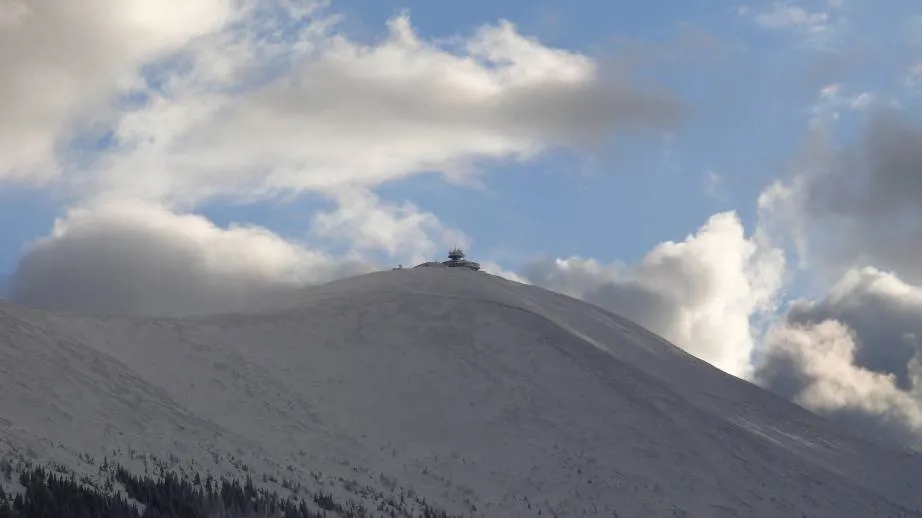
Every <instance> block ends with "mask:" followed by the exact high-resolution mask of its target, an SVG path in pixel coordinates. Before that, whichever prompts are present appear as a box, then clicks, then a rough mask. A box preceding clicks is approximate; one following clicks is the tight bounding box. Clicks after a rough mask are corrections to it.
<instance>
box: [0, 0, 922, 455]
mask: <svg viewBox="0 0 922 518" xmlns="http://www.w3.org/2000/svg"><path fill="white" fill-rule="evenodd" d="M920 56H922V7H920V6H917V5H916V6H915V7H914V4H913V3H911V2H910V1H909V0H887V1H885V2H881V1H877V2H870V1H869V0H790V1H775V0H753V1H749V2H743V1H740V0H702V1H696V2H683V3H675V2H669V3H667V2H647V3H640V2H632V3H628V2H622V3H618V2H602V1H601V0H578V1H574V2H567V3H562V2H561V3H551V2H538V3H535V2H524V1H520V0H515V1H509V2H486V1H482V0H476V1H471V2H465V3H456V4H452V5H449V4H446V3H443V2H424V1H421V0H412V1H404V2H394V1H391V0H375V1H371V0H343V1H340V2H319V1H310V0H304V1H297V0H199V1H197V2H185V1H181V0H134V1H133V2H124V1H122V0H85V1H83V2H79V3H73V4H62V3H61V2H57V1H54V0H30V1H25V0H0V70H3V71H4V73H3V74H2V75H0V114H2V117H0V279H2V280H0V286H5V288H4V290H5V291H6V293H7V296H8V297H9V298H12V299H13V300H15V301H17V302H19V303H22V304H26V305H30V306H35V307H41V308H48V309H56V310H67V311H92V312H105V313H129V314H146V315H177V314H194V313H207V312H214V311H232V310H236V309H241V308H245V307H247V306H248V305H250V304H253V303H255V302H257V301H259V300H262V299H263V298H265V297H271V296H273V295H275V294H277V293H279V292H285V291H290V290H296V289H299V288H302V287H304V286H309V285H312V284H317V283H321V282H325V281H329V280H332V279H336V278H340V277H343V276H349V275H354V274H358V273H363V272H368V271H373V270H376V269H382V268H390V267H393V266H396V265H398V264H403V265H411V264H415V263H417V262H422V261H424V260H428V259H435V258H442V257H443V256H444V255H445V254H446V252H447V250H448V249H449V248H450V247H453V246H462V247H464V248H465V249H466V250H467V251H468V253H469V257H470V258H471V259H474V260H477V261H479V262H481V263H482V264H483V265H484V267H485V270H486V271H488V272H490V273H494V274H498V275H502V276H505V277H507V278H510V279H513V280H517V281H520V282H527V283H532V284H536V285H539V286H543V287H546V288H548V289H552V290H555V291H558V292H562V293H566V294H568V295H572V296H574V297H578V298H581V299H583V300H586V301H589V302H592V303H595V304H599V305H601V306H603V307H606V308H608V309H610V310H612V311H614V312H616V313H619V314H622V315H624V316H627V317H629V318H632V319H634V320H635V321H637V322H639V323H641V324H643V325H645V326H647V327H648V328H650V329H651V330H653V331H654V332H657V333H659V334H661V335H663V336H664V337H666V338H668V339H669V340H671V341H672V342H673V343H675V344H677V345H678V346H680V347H682V348H684V349H686V350H687V351H689V352H691V353H692V354H694V355H696V356H698V357H700V358H702V359H704V360H705V361H708V362H710V363H711V364H713V365H715V366H716V367H718V368H720V369H722V370H724V371H726V372H728V373H730V374H732V375H735V376H739V377H742V378H744V379H748V380H750V381H753V382H754V383H758V384H760V385H762V386H764V387H766V388H769V389H771V390H774V391H776V392H778V393H780V394H782V395H784V396H785V397H788V398H789V399H791V400H792V401H795V402H797V403H798V404H801V405H803V406H805V407H807V408H809V409H811V410H814V411H816V412H819V413H822V414H824V415H828V416H830V417H832V418H835V419H838V420H840V421H842V422H845V423H847V424H849V425H850V426H854V427H856V429H860V430H861V431H864V432H867V433H874V434H879V435H885V436H887V437H889V438H893V439H895V440H897V441H899V442H901V443H904V444H910V445H918V444H922V381H920V379H922V356H920V355H919V352H918V351H919V346H918V343H917V342H918V337H919V336H920V335H922V324H920V322H922V263H920V262H919V261H918V260H917V257H918V256H919V253H920V252H922V244H920V243H922V239H920V238H922V151H920V150H922V146H920V144H922V128H920V127H919V124H918V123H917V121H918V114H919V107H920V103H922V57H920Z"/></svg>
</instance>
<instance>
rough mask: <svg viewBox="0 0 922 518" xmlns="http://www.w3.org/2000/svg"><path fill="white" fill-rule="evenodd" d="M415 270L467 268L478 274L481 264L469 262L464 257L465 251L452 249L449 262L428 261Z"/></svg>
mask: <svg viewBox="0 0 922 518" xmlns="http://www.w3.org/2000/svg"><path fill="white" fill-rule="evenodd" d="M414 268H467V269H468V270H474V271H475V272H476V271H477V270H480V263H477V262H474V261H468V260H467V259H466V258H465V257H464V250H461V249H460V248H452V249H451V250H450V251H449V252H448V260H447V261H442V262H438V261H427V262H425V263H422V264H418V265H416V266H415V267H414Z"/></svg>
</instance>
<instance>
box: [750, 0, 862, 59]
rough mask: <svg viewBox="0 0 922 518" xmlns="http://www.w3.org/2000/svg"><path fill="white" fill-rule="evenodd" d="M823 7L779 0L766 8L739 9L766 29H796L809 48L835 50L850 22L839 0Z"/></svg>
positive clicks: (799, 37) (794, 32)
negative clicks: (811, 7) (810, 6)
mask: <svg viewBox="0 0 922 518" xmlns="http://www.w3.org/2000/svg"><path fill="white" fill-rule="evenodd" d="M823 7H824V9H821V10H811V9H809V8H807V7H804V6H802V5H798V2H792V1H786V0H776V1H774V2H772V3H771V5H770V7H767V8H766V9H757V8H752V7H749V6H744V7H740V8H738V9H737V12H738V14H740V15H741V16H743V17H745V18H749V19H751V20H752V21H753V22H754V23H755V24H757V25H758V26H759V27H761V28H763V29H766V30H771V31H778V32H785V33H793V34H795V35H796V36H797V38H798V39H799V40H800V41H802V42H803V43H804V44H805V45H807V46H808V47H809V48H812V49H816V50H833V49H834V48H835V47H836V45H837V43H838V40H839V39H840V36H841V32H842V29H843V27H844V26H845V25H846V24H847V18H846V17H845V15H844V12H843V8H844V5H843V3H842V2H838V1H827V2H826V5H825V6H823Z"/></svg>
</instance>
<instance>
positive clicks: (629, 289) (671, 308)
mask: <svg viewBox="0 0 922 518" xmlns="http://www.w3.org/2000/svg"><path fill="white" fill-rule="evenodd" d="M523 274H524V276H525V277H526V278H527V279H529V280H530V281H531V282H533V283H535V284H537V285H540V286H544V287H547V288H550V289H553V290H555V291H560V292H562V293H566V294H568V295H571V296H574V297H578V298H582V299H584V300H587V301H589V302H592V303H595V304H598V305H599V306H602V307H604V308H606V309H609V310H611V311H612V312H614V313H618V314H620V315H623V316H625V317H627V318H630V319H631V320H634V321H635V322H638V323H640V324H642V325H644V326H646V327H647V328H649V329H650V330H652V331H654V332H656V333H658V334H660V335H661V336H663V337H665V338H666V339H668V340H670V341H672V342H673V343H675V344H677V345H679V346H680V347H682V348H684V349H685V350H687V351H689V352H690V353H692V354H694V355H695V356H698V357H699V358H701V359H703V360H705V361H708V362H710V363H711V364H713V365H715V366H717V367H718V368H720V369H722V370H724V371H726V372H729V373H731V374H734V375H736V376H740V377H748V376H749V375H750V374H751V369H752V360H751V356H752V353H753V351H754V349H755V346H756V339H757V336H754V332H753V327H752V324H753V323H754V319H756V318H757V317H758V316H759V315H767V314H769V313H770V312H771V311H772V310H773V309H774V304H775V302H776V297H777V296H778V294H779V290H780V289H781V287H782V284H783V280H784V278H783V276H784V256H783V254H782V252H781V250H779V249H775V248H773V247H771V246H769V245H768V244H767V243H764V242H761V241H760V240H759V239H758V238H757V237H747V236H746V235H745V231H744V229H743V226H742V223H741V222H740V220H739V218H738V217H737V216H736V215H735V214H733V213H721V214H717V215H715V216H713V217H711V218H710V220H708V221H707V223H705V224H704V225H703V226H702V227H701V229H699V230H698V233H697V234H695V235H693V236H688V237H687V238H686V239H685V240H684V241H682V242H678V243H676V242H671V241H670V242H664V243H661V244H659V245H658V246H656V247H655V248H653V250H651V251H650V252H649V253H648V254H647V255H646V256H645V257H644V258H643V260H642V261H641V262H640V263H639V264H636V265H623V264H609V265H603V264H599V263H598V262H597V261H594V260H591V259H582V258H578V257H574V258H569V259H565V260H560V259H558V260H554V261H548V260H545V261H535V262H533V263H531V264H530V265H528V266H526V268H525V269H524V271H523Z"/></svg>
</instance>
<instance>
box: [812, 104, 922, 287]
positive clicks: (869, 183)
mask: <svg viewBox="0 0 922 518" xmlns="http://www.w3.org/2000/svg"><path fill="white" fill-rule="evenodd" d="M802 180H803V182H804V183H803V186H802V190H801V192H800V195H801V196H802V200H801V203H800V210H801V212H802V216H803V217H804V218H805V219H806V223H807V225H808V226H809V227H810V229H811V231H812V233H813V234H815V235H816V234H819V233H822V234H824V236H825V237H824V238H823V239H822V243H823V244H822V247H820V248H819V249H817V247H815V246H814V250H815V253H816V254H818V255H819V257H821V258H822V259H823V260H824V261H826V262H827V263H829V264H830V265H832V266H838V267H845V268H847V267H851V266H854V265H860V264H873V265H875V266H877V267H880V268H883V269H887V270H895V271H896V272H898V273H899V274H900V275H901V276H902V277H903V278H905V279H906V280H908V281H912V282H922V262H920V261H919V260H918V258H919V257H920V255H922V128H920V127H919V126H918V124H916V123H915V122H913V121H910V120H909V119H908V118H906V117H905V116H904V115H902V114H900V113H898V112H896V111H893V110H889V109H878V110H875V111H874V112H873V113H872V114H871V115H870V118H869V121H868V124H867V125H866V127H865V128H864V131H863V133H862V135H861V138H860V140H859V141H858V142H856V143H855V144H854V145H853V146H851V147H849V148H846V149H842V150H838V151H836V152H834V153H831V154H830V156H829V159H828V163H826V164H823V166H822V167H818V168H815V170H814V171H811V172H809V173H805V174H804V175H803V176H802Z"/></svg>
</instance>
